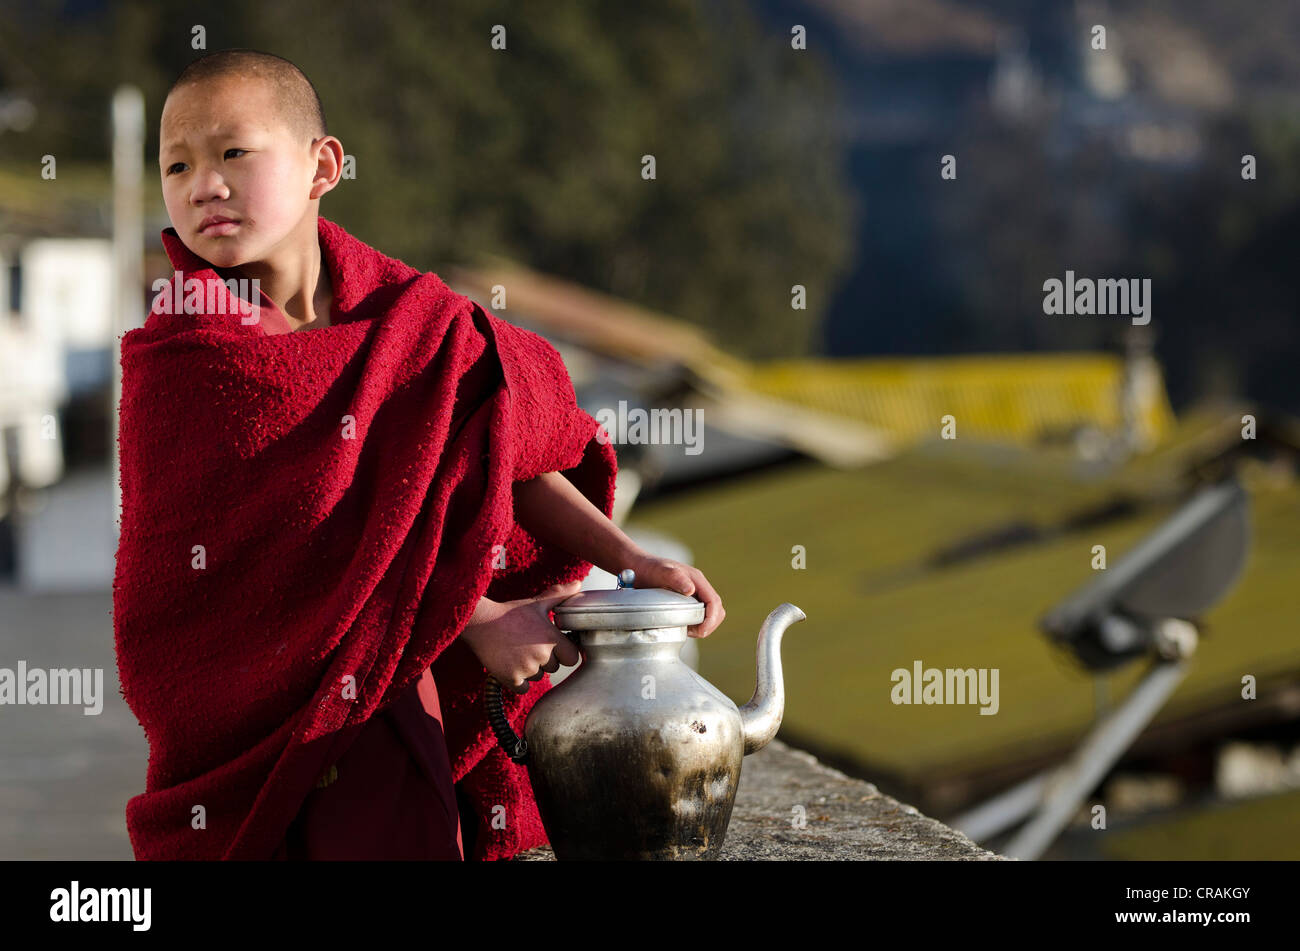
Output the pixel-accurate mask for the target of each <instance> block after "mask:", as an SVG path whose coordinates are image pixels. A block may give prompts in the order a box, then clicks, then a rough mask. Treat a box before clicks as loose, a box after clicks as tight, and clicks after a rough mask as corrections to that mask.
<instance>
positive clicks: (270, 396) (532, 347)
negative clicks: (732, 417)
mask: <svg viewBox="0 0 1300 951" xmlns="http://www.w3.org/2000/svg"><path fill="white" fill-rule="evenodd" d="M318 232H319V240H320V246H321V251H322V257H323V261H324V263H325V265H326V266H327V267H328V269H329V273H330V277H331V283H332V285H333V292H334V299H335V304H334V311H333V315H334V316H332V326H330V327H323V328H317V329H313V330H303V331H299V332H294V333H287V332H284V331H286V330H287V329H288V328H287V324H284V323H283V317H282V315H279V314H278V312H277V311H276V309H275V308H274V305H272V304H271V303H270V301H269V299H266V298H265V296H264V295H260V297H259V298H258V299H259V300H260V302H261V303H262V305H263V307H262V311H261V313H260V315H258V316H260V318H261V319H259V320H255V321H249V322H247V323H246V322H245V320H244V319H243V318H244V315H245V314H246V313H247V311H246V310H245V311H244V314H241V313H240V310H239V308H238V305H237V302H236V301H235V300H234V298H233V297H231V296H230V295H229V293H228V291H224V290H223V289H224V288H225V285H224V284H221V283H220V281H219V279H218V277H219V276H218V275H217V274H216V272H215V271H214V270H213V269H212V268H211V266H210V265H209V264H208V263H207V262H206V261H204V260H202V259H201V258H199V257H197V256H196V255H195V254H194V253H193V252H191V251H190V250H189V249H188V248H187V247H186V246H185V245H184V244H183V243H182V242H181V240H180V239H179V237H178V236H177V235H176V234H175V232H174V231H172V230H171V229H168V230H167V231H165V232H163V241H164V245H165V246H166V249H167V252H168V255H169V257H170V258H171V261H172V264H173V266H174V267H175V268H176V269H177V270H178V272H182V274H183V277H184V278H187V279H190V280H193V281H197V282H198V289H199V293H198V294H197V295H196V296H195V298H194V300H195V305H196V307H195V310H196V311H197V312H181V311H179V310H178V309H177V303H178V302H179V301H180V300H181V299H182V293H181V291H183V289H184V285H178V292H177V293H176V294H172V293H170V292H164V293H160V294H159V295H158V297H157V298H156V299H155V304H154V308H153V311H152V312H151V314H150V316H149V319H148V321H147V322H146V323H145V326H144V327H143V328H141V329H138V330H132V331H129V332H128V333H127V334H125V335H124V337H123V339H122V368H123V379H122V402H121V407H120V412H121V424H120V427H119V433H120V435H119V442H120V447H121V452H120V458H121V483H122V520H121V536H120V541H119V547H118V555H117V572H116V576H115V578H114V628H115V644H116V648H117V660H118V671H119V676H120V678H121V683H122V691H123V696H124V698H125V699H126V702H127V703H128V705H129V706H130V707H131V709H132V711H133V712H134V713H135V714H136V716H137V718H138V719H139V720H140V723H141V725H142V727H143V729H144V731H145V735H146V738H147V739H148V741H149V746H150V756H149V771H148V775H147V777H146V783H145V791H144V792H143V793H142V794H140V795H138V796H136V797H134V798H132V799H131V800H130V801H129V802H128V803H127V828H128V831H129V833H130V835H131V841H132V845H133V847H134V849H135V853H136V856H137V858H141V859H177V858H184V859H221V858H226V859H248V858H253V859H266V858H272V857H275V856H277V855H278V856H281V857H287V856H290V855H294V854H304V853H305V854H308V855H311V854H320V855H323V854H326V853H328V854H338V855H350V854H361V853H365V854H367V855H376V856H377V855H380V854H385V855H391V854H396V852H401V853H402V854H410V855H412V857H431V856H433V855H439V856H444V857H452V858H454V857H455V856H456V855H457V854H459V851H460V849H459V847H458V846H455V845H454V843H453V831H452V830H453V829H455V825H454V816H455V814H456V813H457V811H458V810H457V808H456V807H457V801H459V805H460V809H459V813H460V814H461V815H463V816H464V817H465V818H466V821H467V823H468V824H469V825H468V827H467V828H465V829H463V830H461V831H462V832H463V833H464V838H463V840H462V841H463V843H464V845H465V849H466V851H467V852H469V855H468V856H467V857H469V858H476V859H494V858H505V857H509V856H511V855H514V854H516V853H517V852H519V851H522V850H524V849H528V848H531V847H533V846H535V845H539V844H542V843H544V842H545V841H546V836H545V830H544V829H543V828H542V826H541V821H540V818H539V816H538V814H537V808H536V802H535V801H534V800H533V797H532V789H531V786H530V785H529V782H528V776H527V771H526V770H525V769H524V768H523V767H521V766H516V765H515V764H513V763H511V762H510V761H509V759H508V758H507V757H506V756H505V754H504V753H503V752H502V751H501V750H500V749H499V747H498V746H497V743H496V740H495V737H494V735H493V734H492V731H491V728H490V727H489V725H488V723H487V718H486V715H485V711H484V706H483V701H482V687H483V681H484V678H485V671H484V669H483V667H482V665H481V664H480V663H479V662H478V659H477V658H476V657H475V656H474V655H473V653H472V652H471V651H470V650H469V649H468V648H467V647H465V646H464V644H463V643H462V642H460V641H459V640H458V635H459V634H460V632H461V631H463V630H464V626H465V624H466V623H467V622H468V620H469V617H470V616H471V615H472V614H473V612H474V609H475V607H476V606H477V604H478V601H479V600H480V599H481V598H482V597H484V596H487V597H489V598H492V599H494V600H498V601H504V600H512V599H516V598H523V597H530V596H534V595H536V594H538V593H540V592H541V591H542V590H544V589H545V588H547V587H548V586H550V585H553V584H559V583H564V582H568V581H574V580H580V579H582V578H584V577H585V576H586V574H587V572H588V571H589V570H590V564H589V563H588V562H586V561H584V560H582V559H581V558H579V557H576V556H574V555H571V554H569V553H568V552H563V551H560V550H558V549H555V548H554V547H552V546H548V545H544V544H542V543H540V542H539V541H538V540H537V539H535V538H533V537H532V536H530V535H529V534H528V533H527V532H526V531H524V529H523V528H522V527H521V526H520V525H518V523H517V522H516V521H515V519H514V512H513V492H512V489H513V485H514V484H515V483H517V482H520V481H526V480H528V479H532V478H535V477H536V476H538V475H540V474H542V473H544V472H562V473H564V474H565V476H566V477H568V478H569V480H570V481H571V482H573V484H574V485H575V486H576V487H577V488H578V489H579V490H580V491H582V492H583V494H584V495H585V496H586V497H587V498H588V499H590V500H591V502H592V503H593V504H594V505H595V506H596V507H597V508H599V509H600V510H601V511H603V512H604V513H605V514H606V515H607V516H608V515H609V514H610V513H611V512H612V509H613V499H614V479H615V474H616V470H617V466H616V461H615V457H614V451H613V447H612V445H611V444H610V443H609V441H608V440H607V439H603V438H597V437H598V432H599V427H598V425H597V423H596V421H595V420H594V419H593V418H592V417H591V416H590V415H588V414H587V413H585V412H584V411H582V410H581V409H580V408H579V407H578V406H577V404H576V401H575V399H574V394H573V384H572V382H571V381H570V379H569V376H568V374H567V372H566V371H565V368H564V364H563V362H562V361H561V359H560V357H559V354H558V352H557V351H556V350H555V348H554V347H552V346H551V345H550V344H548V343H547V342H546V341H545V340H543V339H542V338H541V337H539V336H537V335H536V334H532V333H529V332H528V331H525V330H523V329H521V328H518V327H515V326H513V325H511V324H509V323H506V322H505V321H502V320H500V319H498V318H496V317H495V316H493V315H492V314H489V313H488V312H486V311H484V310H483V309H482V308H481V307H479V306H478V305H477V304H475V303H474V302H473V301H470V300H469V299H468V298H465V297H463V296H462V295H459V294H455V293H454V292H452V291H451V290H450V289H449V288H448V287H447V286H446V285H445V284H444V283H443V282H442V281H441V280H440V279H439V278H438V277H437V276H436V275H433V274H421V273H420V272H418V271H416V270H415V269H413V268H410V267H409V266H407V265H405V264H403V263H402V262H400V261H397V260H395V259H392V258H389V257H386V256H385V255H383V254H381V253H380V252H378V251H376V250H375V249H374V248H371V247H369V246H368V245H365V244H364V243H362V242H360V241H358V240H357V239H356V238H353V237H352V236H351V235H349V234H348V233H347V232H346V231H344V230H343V229H342V228H340V227H338V226H337V225H335V224H333V223H332V222H329V221H326V220H325V219H323V218H322V219H320V221H319V229H318ZM205 285H206V287H205ZM214 290H215V296H214ZM205 291H206V293H205ZM223 294H225V295H226V296H224V297H223ZM184 299H185V301H186V303H187V304H188V302H189V297H188V295H187V294H186V295H184ZM214 301H215V304H216V305H219V306H214ZM277 318H278V320H279V321H280V322H279V323H277ZM430 670H431V671H432V673H431V675H430V673H429V672H430ZM435 680H436V692H437V694H438V701H439V702H438V703H431V700H432V695H433V689H431V688H435V684H434V681H435ZM548 688H549V680H547V679H543V681H542V682H541V683H539V684H534V685H533V687H532V689H531V690H530V691H529V692H528V693H527V694H525V695H523V696H522V697H519V696H516V695H513V694H511V693H510V692H509V691H507V692H506V696H505V702H506V711H507V716H508V717H509V718H510V720H511V722H512V724H513V725H514V727H515V729H516V730H517V731H518V730H520V729H522V725H523V720H524V719H525V717H526V715H527V712H528V711H529V710H530V709H531V708H532V706H533V704H535V703H536V701H537V700H538V699H540V697H541V696H542V695H543V694H544V693H545V691H546V690H547V689H548ZM422 689H423V694H422V693H421V691H422ZM439 720H441V726H442V727H443V729H439V728H438V727H439ZM444 747H445V749H444ZM331 767H334V777H335V778H333V780H332V781H331V780H330V768H331ZM448 767H449V769H450V779H451V783H454V784H455V786H454V789H451V784H450V783H449V782H448V781H447V775H446V772H447V768H448ZM322 778H324V780H325V781H326V782H325V784H324V785H321V786H319V787H318V785H317V783H318V782H319V781H321V780H322ZM449 791H450V792H451V795H450V796H449ZM339 830H342V834H338V833H339ZM348 830H353V831H348ZM381 843H383V844H381ZM471 843H472V845H471ZM390 846H391V849H390Z"/></svg>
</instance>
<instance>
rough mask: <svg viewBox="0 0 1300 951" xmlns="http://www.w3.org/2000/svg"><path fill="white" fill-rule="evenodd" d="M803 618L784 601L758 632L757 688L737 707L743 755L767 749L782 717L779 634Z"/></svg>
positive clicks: (782, 699)
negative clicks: (747, 700) (743, 737)
mask: <svg viewBox="0 0 1300 951" xmlns="http://www.w3.org/2000/svg"><path fill="white" fill-rule="evenodd" d="M806 617H807V615H805V614H804V613H803V611H801V610H799V609H798V608H797V607H795V606H794V605H793V604H790V603H789V602H786V603H785V604H782V605H781V606H780V607H778V608H777V609H776V610H775V611H773V612H772V613H771V614H769V615H768V616H767V620H765V621H764V622H763V627H762V629H761V630H759V632H758V685H757V686H756V687H755V688H754V695H753V696H752V697H750V698H749V703H747V704H745V705H744V706H743V707H741V708H740V720H741V725H742V728H743V729H744V734H745V755H746V756H748V755H749V754H750V753H753V752H755V751H756V750H761V749H762V748H763V747H765V746H767V744H768V742H769V741H770V740H771V739H772V737H774V736H776V731H777V730H778V729H780V727H781V717H782V716H783V715H784V714H785V680H784V678H783V677H782V674H781V635H783V634H784V633H785V629H786V628H788V627H789V626H790V625H791V624H795V623H797V622H799V621H802V620H804V619H805V618H806Z"/></svg>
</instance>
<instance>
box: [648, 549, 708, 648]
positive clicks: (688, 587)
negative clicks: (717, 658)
mask: <svg viewBox="0 0 1300 951" xmlns="http://www.w3.org/2000/svg"><path fill="white" fill-rule="evenodd" d="M627 567H628V568H631V569H632V570H633V571H634V572H636V580H635V581H634V582H633V587H635V588H667V589H668V590H669V591H679V592H681V593H682V594H685V595H694V596H695V600H697V601H703V602H704V620H703V621H701V622H700V623H699V624H692V625H691V626H689V627H688V628H687V629H686V633H687V634H688V635H689V636H691V637H708V636H709V635H710V634H712V633H713V632H714V631H715V630H717V629H718V625H719V624H721V623H722V621H723V619H724V618H725V617H726V616H727V612H726V611H725V610H724V609H723V607H722V599H721V598H720V597H718V592H716V591H714V590H713V585H711V584H709V579H708V578H706V577H704V573H703V572H702V571H700V569H698V568H693V567H691V566H690V565H683V564H682V563H681V562H680V561H672V560H671V559H668V558H658V557H656V556H654V555H642V556H640V557H639V558H636V559H633V561H632V564H630V565H628V566H627Z"/></svg>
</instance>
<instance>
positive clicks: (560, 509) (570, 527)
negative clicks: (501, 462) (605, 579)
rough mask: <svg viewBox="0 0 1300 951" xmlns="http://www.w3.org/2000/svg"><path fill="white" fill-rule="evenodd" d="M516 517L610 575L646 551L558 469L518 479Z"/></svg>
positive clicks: (541, 536) (535, 534) (541, 537)
mask: <svg viewBox="0 0 1300 951" xmlns="http://www.w3.org/2000/svg"><path fill="white" fill-rule="evenodd" d="M514 493H515V518H516V520H517V521H518V522H519V524H520V525H521V526H522V527H523V528H524V530H525V531H527V532H528V534H530V535H532V536H533V537H534V538H536V539H538V540H539V541H542V542H546V543H548V544H551V545H555V546H556V547H558V548H562V549H563V550H564V551H567V552H568V553H569V554H571V555H577V556H578V557H579V558H581V559H583V560H584V561H589V562H591V563H592V564H593V565H595V566H596V567H598V568H603V569H604V570H605V571H608V572H609V573H610V574H612V575H617V574H618V573H619V572H620V571H622V570H623V569H624V568H629V567H632V566H633V565H634V564H636V563H637V562H638V561H639V560H640V559H641V558H643V557H645V554H646V553H645V552H644V551H643V550H642V549H641V548H640V546H638V545H637V544H636V543H635V542H634V541H632V539H630V538H628V537H627V536H626V535H625V534H623V532H622V531H621V530H620V529H619V527H618V526H617V525H615V524H614V523H613V522H612V521H611V520H610V519H608V518H606V517H605V513H604V512H602V511H601V510H600V509H598V508H596V506H594V505H592V504H591V501H590V500H589V499H588V498H587V497H586V496H585V495H583V494H582V492H580V491H579V490H578V487H577V486H575V485H574V484H573V483H572V482H570V481H569V480H568V479H566V478H565V477H564V476H563V475H561V474H560V473H558V472H544V473H542V474H541V475H539V476H538V477H537V478H535V479H529V480H528V481H527V482H516V483H515V486H514Z"/></svg>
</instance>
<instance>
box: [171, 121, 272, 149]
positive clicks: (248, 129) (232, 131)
mask: <svg viewBox="0 0 1300 951" xmlns="http://www.w3.org/2000/svg"><path fill="white" fill-rule="evenodd" d="M255 131H256V129H255V128H254V127H253V126H250V125H236V126H227V127H226V128H224V129H218V130H217V131H216V132H213V133H211V134H210V135H206V136H205V138H209V139H234V138H238V137H239V136H243V135H252V134H253V133H254V132H255ZM184 146H185V141H184V140H183V139H169V140H167V141H166V142H164V143H163V145H162V151H164V152H167V151H170V150H172V149H179V148H184Z"/></svg>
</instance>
